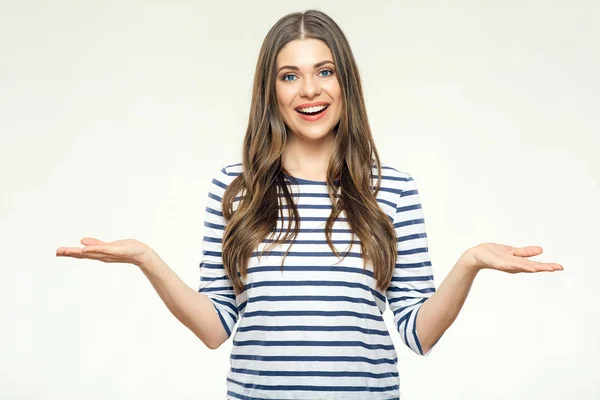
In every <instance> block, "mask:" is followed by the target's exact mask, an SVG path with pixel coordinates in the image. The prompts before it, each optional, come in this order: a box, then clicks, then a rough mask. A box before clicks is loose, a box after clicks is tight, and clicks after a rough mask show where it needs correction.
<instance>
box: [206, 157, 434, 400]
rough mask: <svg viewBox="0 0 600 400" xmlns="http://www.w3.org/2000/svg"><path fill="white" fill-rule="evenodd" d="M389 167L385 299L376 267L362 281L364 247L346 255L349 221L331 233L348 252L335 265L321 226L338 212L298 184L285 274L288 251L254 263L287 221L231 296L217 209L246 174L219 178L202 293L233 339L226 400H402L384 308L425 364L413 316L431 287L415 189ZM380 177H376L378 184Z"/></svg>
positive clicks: (321, 189) (323, 196) (383, 193)
mask: <svg viewBox="0 0 600 400" xmlns="http://www.w3.org/2000/svg"><path fill="white" fill-rule="evenodd" d="M382 167H383V170H382V181H381V189H380V191H379V193H378V195H377V202H378V204H379V205H380V207H381V209H382V210H383V211H384V212H385V213H386V214H387V215H388V216H389V217H390V219H391V220H392V221H393V223H394V226H395V228H396V236H397V238H398V239H397V249H398V260H397V263H396V267H395V270H394V276H393V279H392V282H391V284H390V286H389V287H388V288H387V290H386V291H385V292H381V291H380V290H378V289H377V288H376V281H375V280H374V279H373V269H372V265H371V264H370V263H367V270H366V271H364V270H363V260H362V258H361V249H360V245H359V244H358V243H354V244H353V245H352V246H351V247H350V248H349V246H350V240H351V239H352V236H351V232H350V230H349V225H348V224H347V221H346V218H345V214H344V213H342V214H341V215H340V217H338V219H337V221H336V222H335V224H334V229H333V236H332V239H333V243H334V246H335V248H336V250H337V251H338V252H339V253H342V254H344V253H346V251H348V248H349V253H348V255H347V256H346V258H345V259H344V260H342V261H341V262H339V263H338V261H339V259H338V258H337V257H336V256H335V254H334V253H333V252H332V250H331V249H330V248H329V246H328V244H327V241H326V239H325V231H324V227H325V222H326V220H327V217H328V216H329V214H330V212H331V201H330V199H329V196H328V194H327V186H326V184H325V182H318V181H309V180H305V179H297V184H295V183H294V182H290V183H291V190H292V192H293V198H294V199H295V201H296V203H297V206H298V211H299V213H300V217H301V219H300V232H299V234H298V237H297V238H296V240H295V241H294V243H292V246H291V248H290V249H289V250H290V251H289V252H288V254H287V256H286V259H285V262H284V267H283V271H281V260H282V256H283V254H284V253H285V251H286V250H287V248H288V246H289V244H279V245H277V246H276V247H275V248H274V249H273V250H272V251H270V252H268V253H264V254H262V255H261V256H260V257H259V255H260V252H261V250H263V249H265V248H266V246H267V245H268V244H269V243H270V242H271V241H272V239H274V238H275V236H276V234H277V233H278V232H279V230H282V229H283V230H284V229H285V228H286V226H287V224H288V219H287V214H286V213H287V212H284V215H286V217H285V218H283V219H282V218H281V216H280V217H279V221H278V225H277V231H276V233H275V234H274V236H271V237H269V238H266V239H265V240H264V241H263V243H261V245H260V246H259V247H258V248H257V249H256V251H255V252H254V253H253V255H252V257H251V258H250V260H249V264H248V276H247V279H246V281H245V291H244V292H243V293H242V294H240V295H239V296H237V297H236V296H235V294H234V292H233V287H232V285H231V283H230V281H229V280H228V278H227V277H226V275H225V271H224V269H223V265H222V259H221V240H222V237H223V229H224V224H225V221H224V219H223V214H222V211H221V210H222V209H221V199H222V197H223V193H224V192H225V189H226V188H227V186H228V185H229V184H230V183H231V182H232V181H233V179H235V177H236V176H238V175H239V174H240V173H241V171H242V165H241V163H238V164H233V165H229V166H226V167H224V168H222V169H221V170H220V171H219V173H218V174H217V175H216V176H215V177H214V179H213V180H212V182H211V185H210V189H209V195H208V201H207V206H206V212H205V220H204V242H203V252H202V259H201V263H200V267H201V268H200V275H201V277H200V287H199V292H201V293H203V294H205V295H206V296H208V297H209V298H210V299H211V300H212V302H213V305H214V307H215V310H216V312H217V313H218V315H219V317H220V320H221V322H222V324H223V327H224V329H225V331H226V332H227V334H228V335H229V336H231V335H232V333H233V349H232V353H231V360H230V361H231V368H230V370H229V372H228V377H227V387H228V392H227V398H228V399H238V400H240V399H241V400H248V399H311V400H314V399H328V400H336V399H361V400H365V399H366V400H369V399H372V400H384V399H386V400H392V399H394V400H397V399H399V397H400V389H399V375H398V370H397V354H396V350H395V349H394V345H393V342H392V340H391V337H390V334H389V332H388V330H387V327H386V325H385V322H384V320H383V318H382V313H383V312H384V311H385V309H386V299H387V303H388V304H389V308H390V309H391V310H392V312H393V314H394V322H395V326H396V329H397V330H398V332H399V334H400V338H401V340H402V341H403V342H404V343H405V344H406V345H407V346H408V347H409V348H410V349H412V350H413V351H414V352H415V353H417V354H423V352H422V348H421V344H420V343H419V339H418V335H417V332H416V317H417V314H418V312H419V308H420V307H421V305H422V304H423V302H424V301H425V300H426V299H427V298H428V297H429V296H431V295H432V294H433V293H434V292H435V286H434V281H433V271H432V266H431V260H430V258H429V253H428V243H427V234H426V232H425V222H424V218H423V210H422V208H421V202H420V199H419V193H418V190H417V187H416V185H415V181H414V179H413V178H412V177H411V176H410V175H409V174H407V173H404V172H400V171H398V170H397V169H395V168H392V167H390V166H387V165H383V166H382ZM376 173H377V170H376V168H375V167H374V168H373V175H374V176H375V179H376ZM288 180H289V179H288ZM238 201H239V198H238V199H237V200H236V202H235V203H234V209H236V207H237V206H238ZM281 201H284V199H283V194H281ZM284 206H285V205H284ZM355 241H358V238H357V237H355ZM238 318H239V321H238ZM238 322H239V323H238ZM236 323H238V324H237V329H236V330H234V326H235V325H236ZM427 354H428V353H427ZM425 355H426V354H425Z"/></svg>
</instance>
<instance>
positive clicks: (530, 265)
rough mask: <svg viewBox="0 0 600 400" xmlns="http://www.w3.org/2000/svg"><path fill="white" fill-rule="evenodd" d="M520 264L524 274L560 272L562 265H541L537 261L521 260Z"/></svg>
mask: <svg viewBox="0 0 600 400" xmlns="http://www.w3.org/2000/svg"><path fill="white" fill-rule="evenodd" d="M520 264H521V266H522V268H523V269H524V270H525V271H526V272H544V271H547V272H554V271H559V270H562V265H560V264H556V263H541V262H537V261H531V260H524V259H521V263H520Z"/></svg>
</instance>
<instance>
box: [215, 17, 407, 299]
mask: <svg viewBox="0 0 600 400" xmlns="http://www.w3.org/2000/svg"><path fill="white" fill-rule="evenodd" d="M306 38H312V39H318V40H322V41H323V42H325V44H327V46H328V47H329V49H330V51H331V53H332V55H333V62H334V63H335V65H336V71H337V74H336V76H337V79H338V82H339V84H340V88H341V92H342V103H343V108H342V113H341V117H340V121H339V123H338V124H337V126H336V127H335V128H334V134H335V139H334V150H333V152H332V155H331V158H330V160H329V164H328V168H327V180H326V183H327V190H328V193H329V198H330V199H331V203H332V210H331V214H330V215H329V217H328V218H327V222H326V224H325V236H326V239H327V243H328V245H329V247H330V248H331V250H332V251H333V252H334V254H335V255H336V256H338V257H340V254H339V253H338V251H337V250H336V249H335V247H334V245H333V242H332V240H331V230H332V227H333V224H334V222H335V220H336V219H337V217H338V215H339V214H340V213H341V212H342V210H343V211H344V212H345V214H346V217H347V221H348V224H349V226H350V229H351V231H352V242H351V244H350V246H349V249H350V248H351V246H352V244H353V243H354V239H355V235H356V236H358V239H359V241H360V245H361V250H362V257H363V270H364V269H366V262H367V260H370V261H371V263H372V265H373V277H374V279H376V281H377V287H378V288H379V289H380V290H385V289H386V288H387V287H388V286H389V284H390V281H391V279H392V274H393V270H394V266H395V263H396V259H397V251H396V232H395V229H394V226H393V224H392V222H391V221H390V219H389V217H388V216H387V215H386V214H385V213H384V212H383V210H382V209H381V208H380V206H379V204H378V203H377V201H376V196H377V193H378V192H379V189H380V181H381V163H380V159H379V155H378V153H377V150H376V148H375V143H374V140H373V136H372V134H371V129H370V127H369V122H368V120H367V113H366V107H365V103H364V98H363V91H362V86H361V81H360V76H359V73H358V68H357V65H356V61H355V59H354V56H353V54H352V51H351V49H350V45H349V43H348V40H347V39H346V37H345V35H344V33H343V32H342V30H341V29H340V28H339V26H338V25H337V24H336V23H335V22H334V21H333V20H332V19H331V18H330V17H329V16H328V15H326V14H324V13H323V12H320V11H317V10H308V11H306V12H304V13H299V12H298V13H292V14H288V15H286V16H284V17H283V18H281V19H280V20H279V21H277V22H276V23H275V25H273V27H272V28H271V29H270V30H269V32H268V33H267V35H266V37H265V39H264V41H263V43H262V46H261V49H260V53H259V56H258V62H257V64H256V70H255V74H254V84H253V90H252V100H251V107H250V115H249V118H248V127H247V129H246V135H245V137H244V142H243V149H242V173H241V174H240V175H239V176H237V177H236V178H235V179H234V180H233V181H232V182H231V183H230V184H229V186H228V188H227V189H226V191H225V194H224V195H223V199H222V209H223V216H224V218H225V220H226V221H227V224H226V227H225V231H224V235H223V246H222V251H223V254H222V259H223V265H224V268H225V271H226V273H227V275H228V277H229V278H230V280H231V282H232V283H233V287H234V291H235V293H236V294H241V293H242V292H243V291H244V283H243V282H242V278H244V279H245V278H246V276H247V267H248V261H249V259H250V257H251V255H252V253H253V252H254V251H255V249H257V248H258V246H259V245H260V244H261V242H262V241H263V240H264V239H265V238H266V237H267V236H268V235H269V234H270V233H272V232H273V231H274V230H275V228H276V227H277V220H278V213H279V211H280V210H281V215H282V216H283V208H280V203H279V198H280V193H282V194H283V197H284V198H285V201H286V203H287V205H288V217H289V223H288V226H287V229H286V231H285V235H284V237H283V238H282V237H281V233H280V234H279V235H278V237H277V239H276V240H274V241H272V243H271V245H269V246H268V247H266V248H265V249H264V250H263V252H264V251H269V250H270V249H271V248H272V247H274V246H275V245H277V244H279V243H283V242H286V241H288V240H289V241H290V243H293V239H294V238H296V236H297V234H298V229H299V225H300V217H299V214H298V210H297V208H296V205H295V203H294V201H293V199H292V196H291V193H290V190H289V188H288V184H287V182H286V181H285V175H288V176H291V174H289V173H288V171H286V170H285V168H284V167H283V165H282V162H281V157H282V154H283V151H284V148H285V146H286V141H287V135H288V132H287V129H286V125H285V123H284V121H283V117H282V116H281V114H280V112H279V108H278V103H277V97H276V93H275V83H276V67H277V65H276V59H277V55H278V53H279V51H280V50H281V49H282V48H283V47H284V46H285V45H286V44H287V43H289V42H291V41H292V40H296V39H306ZM374 166H376V167H377V178H378V179H377V184H376V185H375V186H373V183H372V182H371V178H372V168H373V167H374ZM240 193H241V194H242V195H243V196H241V198H240V202H239V204H238V207H237V209H236V210H235V212H234V209H233V203H234V201H235V199H236V195H238V194H240ZM292 221H293V227H292ZM290 247H291V244H290ZM349 249H348V251H349ZM288 251H289V247H288V250H287V251H286V252H285V254H284V257H283V260H285V256H286V255H287V252H288ZM346 255H347V253H346V254H344V256H343V257H342V259H343V258H344V257H346ZM283 260H282V264H281V268H282V270H283ZM340 261H341V260H340Z"/></svg>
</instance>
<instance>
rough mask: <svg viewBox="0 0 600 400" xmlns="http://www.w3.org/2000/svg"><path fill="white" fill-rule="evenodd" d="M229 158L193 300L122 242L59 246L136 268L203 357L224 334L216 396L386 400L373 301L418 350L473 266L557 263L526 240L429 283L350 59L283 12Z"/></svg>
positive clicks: (157, 263)
mask: <svg viewBox="0 0 600 400" xmlns="http://www.w3.org/2000/svg"><path fill="white" fill-rule="evenodd" d="M242 154H243V158H242V161H241V162H238V163H235V164H232V165H222V166H219V167H220V168H219V169H218V172H217V173H216V174H215V175H214V177H213V179H212V182H211V185H210V189H209V193H208V198H207V205H206V210H205V216H204V242H203V249H202V250H203V251H202V258H201V260H200V284H199V286H198V290H197V291H196V290H193V289H191V288H189V287H188V286H186V285H185V284H184V283H183V282H182V281H181V279H179V278H178V277H177V275H175V273H174V272H173V271H172V270H171V269H170V268H169V267H168V266H167V265H166V264H165V263H164V261H162V259H161V258H160V257H159V256H158V254H157V253H156V252H154V251H153V250H152V249H150V248H149V247H148V246H146V245H144V244H143V243H140V242H138V241H136V240H133V239H128V240H119V241H114V242H109V243H107V242H102V241H100V240H98V239H94V238H84V239H82V241H81V243H82V244H83V245H85V247H84V248H83V249H77V248H59V249H58V250H57V255H58V256H70V257H77V258H91V259H96V260H100V261H104V262H127V263H132V264H135V265H138V266H139V267H140V269H141V270H142V271H143V273H144V274H145V275H146V276H147V277H148V279H149V280H150V282H151V283H152V285H153V286H154V288H155V289H156V291H157V293H158V294H159V296H160V297H161V299H162V300H163V301H164V302H165V304H166V305H167V307H168V308H169V310H170V311H171V312H172V313H173V314H174V315H175V316H176V317H177V318H178V319H179V320H180V321H181V322H182V323H183V324H185V325H186V326H187V327H188V328H189V329H190V330H191V331H193V332H194V334H196V335H197V336H198V338H200V339H201V340H202V341H203V342H204V343H205V344H206V345H207V346H208V347H209V348H211V349H214V348H217V347H219V346H220V345H221V344H222V343H224V342H225V341H226V340H227V339H228V338H229V337H233V340H232V345H233V348H232V352H231V357H230V369H229V371H228V374H227V398H228V399H230V400H234V399H236V400H258V399H316V398H319V399H323V398H324V399H328V400H336V399H357V400H358V399H360V400H384V399H385V400H398V399H399V398H400V378H399V373H398V370H397V361H398V357H397V353H396V349H395V348H394V344H393V342H392V338H391V335H390V333H389V331H388V329H387V326H386V324H385V322H384V320H383V318H382V314H383V312H384V311H385V309H386V307H387V305H389V308H390V309H391V311H392V313H393V321H394V328H395V330H396V331H397V334H399V337H400V339H401V341H402V342H403V343H404V344H405V345H406V346H407V347H408V348H409V349H411V350H412V351H413V352H415V353H416V354H419V355H427V354H429V352H430V351H431V350H432V348H433V347H434V346H435V344H436V343H437V342H438V340H439V339H440V338H441V337H442V335H443V334H444V332H445V331H446V329H448V327H449V326H450V325H451V324H452V322H453V321H454V319H455V318H456V316H457V315H458V313H459V311H460V309H461V307H462V305H463V303H464V301H465V299H466V297H467V294H468V292H469V289H470V287H471V284H472V282H473V280H474V279H475V276H476V275H477V273H478V272H479V271H480V270H482V269H484V268H490V269H496V270H500V271H505V272H511V273H514V272H538V271H555V270H561V269H562V267H561V266H560V265H558V264H549V263H539V262H535V261H530V260H526V258H528V257H531V256H535V255H538V254H540V253H541V252H542V249H541V248H540V247H537V246H528V247H524V248H513V247H511V246H505V245H500V244H495V243H484V244H481V245H478V246H475V247H473V248H470V249H468V250H467V251H465V252H464V253H463V254H462V255H461V257H460V259H459V260H458V262H457V263H456V265H455V266H454V268H453V269H452V270H451V272H450V273H449V274H448V276H447V277H446V279H445V280H444V282H443V283H442V285H441V286H440V287H439V289H438V290H436V287H435V285H434V280H433V269H432V265H431V260H430V256H429V243H428V237H427V233H426V229H425V219H424V213H423V209H422V206H421V201H420V195H419V191H418V189H417V185H416V183H415V180H414V179H413V178H412V176H411V175H410V174H408V173H406V172H402V171H401V170H399V169H396V168H394V167H393V166H391V165H389V164H384V163H381V162H380V160H379V156H378V153H377V150H376V147H375V143H374V141H373V137H372V135H371V130H370V127H369V123H368V120H367V114H366V109H365V103H364V99H363V93H362V88H361V83H360V77H359V74H358V68H357V66H356V62H355V60H354V57H353V55H352V51H351V50H350V46H349V44H348V41H347V40H346V38H345V36H344V34H343V33H342V31H341V29H340V28H339V27H338V25H337V24H336V23H335V22H334V21H333V20H332V19H331V18H329V17H328V16H327V15H326V14H324V13H322V12H319V11H315V10H310V11H306V12H304V13H293V14H289V15H286V16H284V17H283V18H281V19H280V20H279V21H277V22H276V23H275V25H274V26H273V27H272V28H271V30H270V31H269V32H268V34H267V36H266V37H265V40H264V42H263V44H262V47H261V50H260V54H259V57H258V62H257V66H256V72H255V76H254V87H253V93H252V101H251V109H250V116H249V121H248V127H247V129H246V136H245V137H244V142H243V151H242ZM284 210H285V211H284ZM292 247H293V249H292ZM342 248H344V249H345V250H346V251H339V250H340V249H342ZM236 324H237V325H238V326H237V330H235V326H236ZM392 330H393V329H392Z"/></svg>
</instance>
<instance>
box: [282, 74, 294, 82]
mask: <svg viewBox="0 0 600 400" xmlns="http://www.w3.org/2000/svg"><path fill="white" fill-rule="evenodd" d="M288 77H292V78H295V76H294V75H291V74H287V75H284V76H283V78H282V79H283V80H284V81H287V82H291V81H292V80H291V79H287V78H288Z"/></svg>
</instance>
